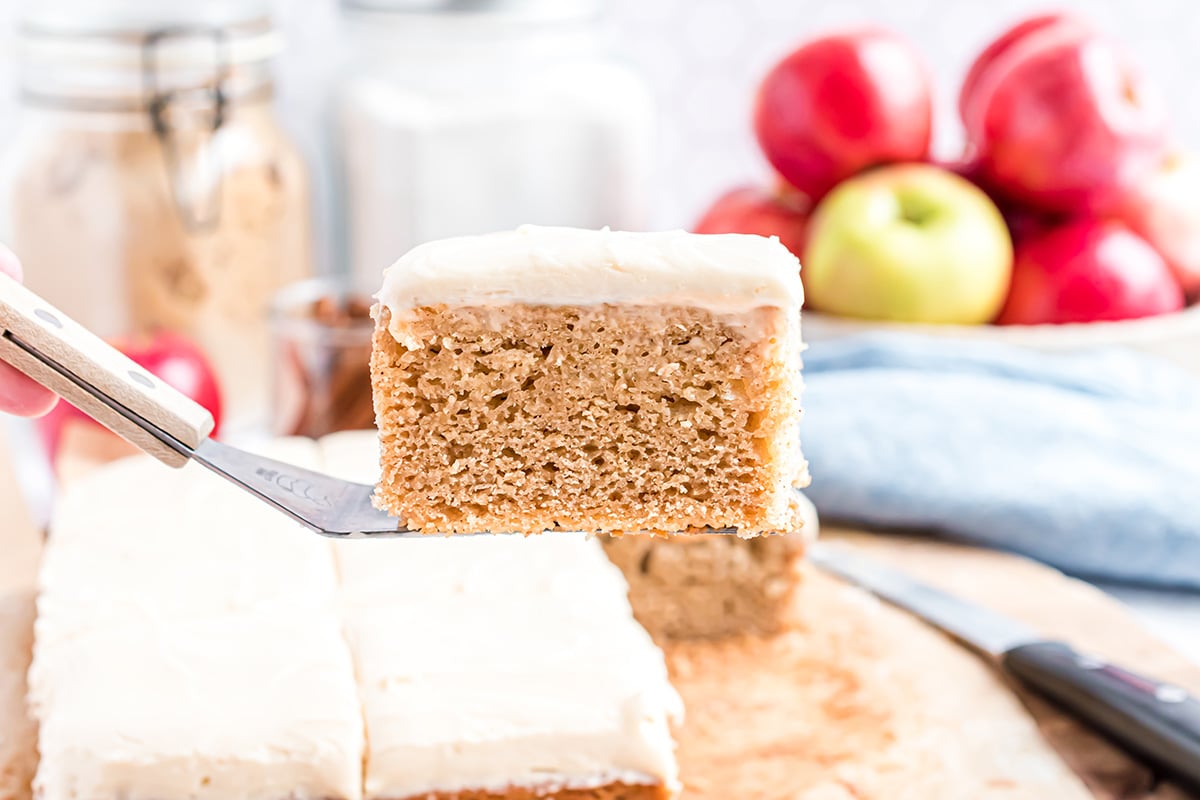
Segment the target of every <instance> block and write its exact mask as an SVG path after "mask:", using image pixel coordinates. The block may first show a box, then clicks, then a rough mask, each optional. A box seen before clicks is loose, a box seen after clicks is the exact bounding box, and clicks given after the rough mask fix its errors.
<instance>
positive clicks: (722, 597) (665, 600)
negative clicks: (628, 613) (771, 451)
mask: <svg viewBox="0 0 1200 800" xmlns="http://www.w3.org/2000/svg"><path fill="white" fill-rule="evenodd" d="M796 504H797V508H798V513H799V515H800V516H801V518H802V519H803V520H804V528H803V531H801V532H798V533H790V534H786V535H782V536H759V537H755V538H753V539H741V538H738V537H736V536H720V535H717V534H706V535H702V536H606V537H603V542H604V549H605V552H606V553H607V554H608V557H609V558H611V559H612V561H613V563H614V564H616V565H617V566H618V567H620V568H621V572H623V573H624V575H625V579H626V580H627V581H628V582H629V601H630V603H632V605H633V612H634V614H635V615H636V616H637V618H638V621H639V622H641V623H642V625H644V626H646V630H648V631H650V634H651V635H652V636H653V637H654V639H655V641H657V642H659V643H663V642H667V641H672V640H680V639H719V638H723V637H726V636H738V635H744V634H753V635H758V636H771V635H774V634H777V633H780V632H782V631H784V630H786V629H787V628H788V627H789V625H791V624H792V623H793V622H794V621H795V619H796V615H797V611H798V609H797V597H798V595H799V591H800V588H801V579H802V577H803V573H804V571H803V563H804V552H805V549H806V545H807V543H808V542H809V541H811V540H812V539H813V538H814V537H816V535H817V512H816V509H815V508H813V506H812V503H810V502H809V501H808V500H807V499H806V498H804V497H802V496H800V495H796Z"/></svg>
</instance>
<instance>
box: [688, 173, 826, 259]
mask: <svg viewBox="0 0 1200 800" xmlns="http://www.w3.org/2000/svg"><path fill="white" fill-rule="evenodd" d="M807 229H808V207H807V203H806V201H805V199H804V197H803V196H797V195H795V194H785V193H775V194H772V193H770V192H768V191H766V190H765V189H761V188H759V187H757V186H743V187H741V188H738V189H731V190H730V191H728V192H726V193H725V194H723V195H721V196H720V197H718V198H717V199H716V201H715V202H714V203H713V204H712V205H711V206H710V207H709V209H708V211H705V212H704V216H703V217H701V218H700V221H699V222H697V223H696V225H695V227H694V228H693V230H694V231H695V232H696V233H756V234H758V235H759V236H778V237H779V241H780V242H782V243H783V246H784V247H786V248H787V249H788V250H791V251H792V252H793V253H795V254H796V256H797V257H799V256H800V254H801V253H802V252H804V238H805V233H806V231H807Z"/></svg>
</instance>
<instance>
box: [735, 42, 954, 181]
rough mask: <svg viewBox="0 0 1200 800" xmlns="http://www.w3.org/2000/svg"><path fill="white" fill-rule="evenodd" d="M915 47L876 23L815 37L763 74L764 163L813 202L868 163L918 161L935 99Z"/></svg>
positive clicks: (759, 115)
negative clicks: (765, 74)
mask: <svg viewBox="0 0 1200 800" xmlns="http://www.w3.org/2000/svg"><path fill="white" fill-rule="evenodd" d="M931 97H932V89H931V84H930V78H929V72H928V70H927V69H926V68H925V65H924V63H923V62H922V60H921V58H920V56H919V55H918V54H917V52H916V50H915V49H913V47H912V46H911V45H910V44H909V43H908V42H907V41H905V40H904V39H902V38H901V37H900V36H898V35H896V34H894V33H891V32H889V31H886V30H882V29H879V28H866V29H859V30H855V31H851V32H847V33H841V34H835V35H830V36H823V37H821V38H818V39H814V40H812V41H810V42H808V43H807V44H805V45H803V46H801V47H800V48H799V49H797V50H795V51H794V52H792V53H791V54H790V55H788V56H787V57H786V58H784V59H783V60H782V61H781V62H779V63H778V64H777V65H776V66H775V67H774V68H773V69H772V70H771V71H770V72H769V73H767V76H766V78H764V79H763V82H762V85H761V86H760V87H759V90H758V98H757V103H756V106H755V111H754V129H755V132H756V133H757V135H758V142H759V144H760V145H761V146H762V149H763V153H764V154H765V155H766V157H767V160H768V161H770V162H771V164H772V165H773V166H774V167H775V169H776V171H777V172H779V174H780V175H781V176H783V178H784V179H785V180H786V181H788V183H790V184H791V185H792V186H794V187H796V188H797V189H799V190H800V191H801V192H803V193H804V194H806V195H808V197H809V198H810V199H811V200H812V201H813V202H816V201H818V200H820V199H821V197H823V196H824V195H825V193H826V192H828V191H829V190H830V189H832V188H833V187H834V185H835V184H837V183H838V182H839V181H841V180H843V179H845V178H848V177H850V176H851V175H854V174H855V173H857V172H860V171H862V170H863V169H866V168H867V167H871V166H875V165H877V164H885V163H889V162H896V161H923V160H924V159H925V158H926V156H928V154H929V142H930V135H931V130H932V118H933V102H932V99H931Z"/></svg>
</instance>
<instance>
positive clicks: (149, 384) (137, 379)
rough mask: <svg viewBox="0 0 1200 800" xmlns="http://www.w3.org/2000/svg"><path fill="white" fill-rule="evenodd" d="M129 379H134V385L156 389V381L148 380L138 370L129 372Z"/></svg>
mask: <svg viewBox="0 0 1200 800" xmlns="http://www.w3.org/2000/svg"><path fill="white" fill-rule="evenodd" d="M129 377H130V378H132V379H133V382H134V383H140V384H141V385H142V386H145V387H146V388H147V389H153V388H154V381H152V380H150V379H149V378H147V377H146V376H145V375H143V374H142V373H140V372H138V371H137V370H134V369H131V370H129Z"/></svg>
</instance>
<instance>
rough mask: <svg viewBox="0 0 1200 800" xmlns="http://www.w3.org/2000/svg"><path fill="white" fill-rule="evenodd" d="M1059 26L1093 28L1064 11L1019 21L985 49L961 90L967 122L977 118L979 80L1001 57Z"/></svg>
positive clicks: (960, 100)
mask: <svg viewBox="0 0 1200 800" xmlns="http://www.w3.org/2000/svg"><path fill="white" fill-rule="evenodd" d="M1059 25H1067V26H1074V27H1076V28H1079V29H1081V30H1088V29H1089V28H1090V26H1089V25H1088V23H1087V22H1086V21H1084V20H1082V19H1080V18H1079V17H1076V16H1073V15H1071V14H1065V13H1062V12H1051V13H1048V14H1037V15H1035V16H1032V17H1029V18H1027V19H1024V20H1022V21H1021V22H1018V23H1017V24H1016V25H1014V26H1013V27H1011V28H1009V29H1008V30H1006V31H1005V32H1004V33H1002V34H1000V36H999V37H998V38H996V39H995V40H994V41H993V42H992V43H991V44H989V45H988V46H987V47H985V48H984V49H983V52H981V53H980V54H979V55H978V56H977V57H976V58H975V61H974V62H972V64H971V66H970V68H968V70H967V77H966V78H965V79H964V80H963V84H962V88H961V89H960V90H959V93H958V113H959V115H960V116H961V117H962V118H963V119H964V120H965V119H968V118H970V117H972V116H973V114H972V107H973V106H974V105H975V103H976V101H977V100H978V92H977V91H976V89H977V88H978V85H979V80H980V78H981V77H982V76H983V75H984V74H985V73H986V72H987V71H988V70H989V69H990V68H991V66H992V65H993V64H994V63H995V62H996V61H997V60H998V59H999V58H1000V57H1001V56H1003V55H1004V54H1005V53H1008V52H1009V51H1011V50H1012V49H1013V47H1014V46H1015V45H1016V44H1017V43H1018V42H1020V41H1021V40H1022V39H1025V38H1026V37H1028V36H1029V34H1031V33H1034V32H1036V31H1040V30H1045V29H1047V28H1050V27H1054V26H1059Z"/></svg>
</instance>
